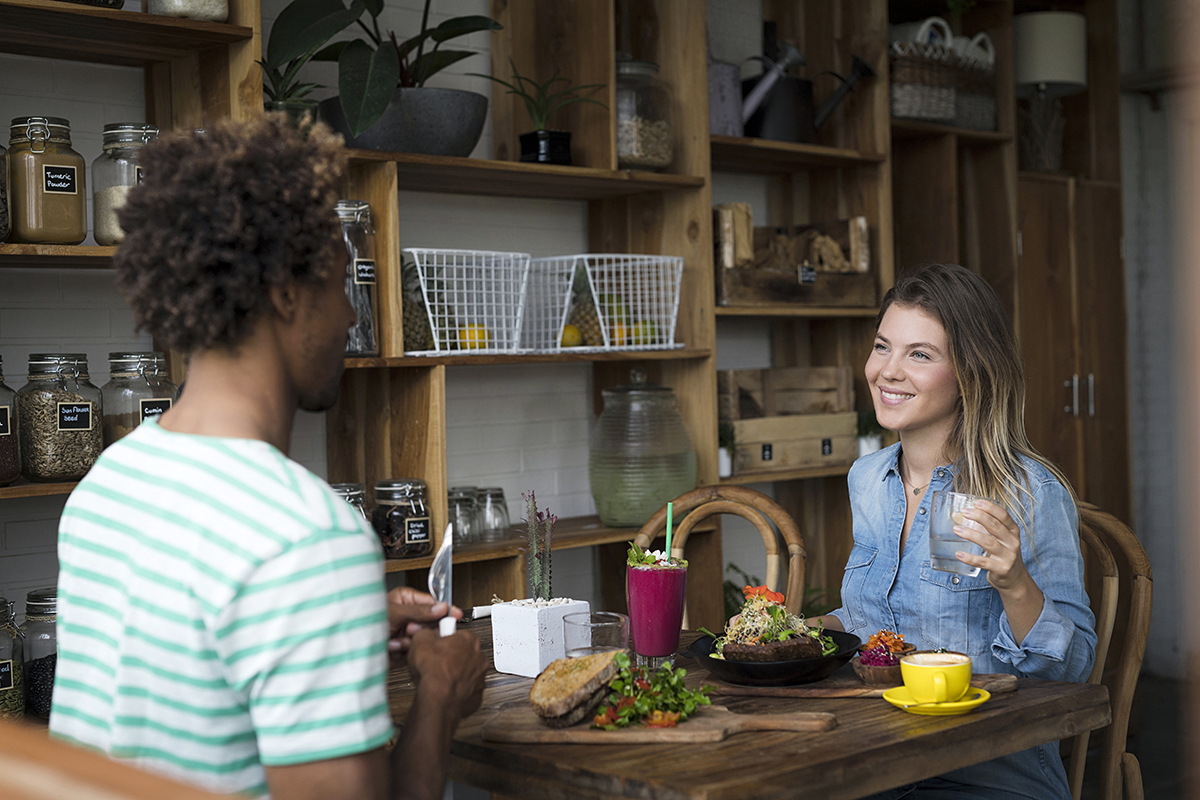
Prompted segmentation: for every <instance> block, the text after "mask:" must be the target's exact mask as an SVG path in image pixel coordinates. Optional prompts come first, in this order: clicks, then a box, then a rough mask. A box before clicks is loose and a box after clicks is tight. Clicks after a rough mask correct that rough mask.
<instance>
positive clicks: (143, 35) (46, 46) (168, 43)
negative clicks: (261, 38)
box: [0, 0, 254, 67]
mask: <svg viewBox="0 0 1200 800" xmlns="http://www.w3.org/2000/svg"><path fill="white" fill-rule="evenodd" d="M253 37H254V30H253V28H249V27H244V26H241V25H228V24H225V23H220V22H196V21H194V20H186V19H175V18H173V17H163V16H158V15H155V14H145V13H139V12H136V11H120V10H117V9H112V8H99V7H95V6H86V5H78V4H74V3H64V2H60V1H59V0H0V51H2V52H5V53H14V54H17V55H25V56H40V57H42V58H62V59H67V60H70V61H88V62H92V63H98V64H119V65H123V66H129V67H139V66H143V65H145V64H146V63H153V62H160V61H170V60H172V59H175V58H179V57H180V56H184V55H189V54H193V53H200V52H203V51H205V50H208V49H210V48H212V47H216V46H218V45H228V44H232V43H234V42H240V41H248V40H250V39H252V38H253Z"/></svg>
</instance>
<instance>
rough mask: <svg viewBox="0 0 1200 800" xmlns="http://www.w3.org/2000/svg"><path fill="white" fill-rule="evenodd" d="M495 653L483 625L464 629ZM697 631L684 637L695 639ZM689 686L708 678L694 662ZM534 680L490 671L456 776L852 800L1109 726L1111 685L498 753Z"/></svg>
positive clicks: (526, 794)
mask: <svg viewBox="0 0 1200 800" xmlns="http://www.w3.org/2000/svg"><path fill="white" fill-rule="evenodd" d="M463 627H464V629H465V630H469V631H471V632H473V633H475V634H476V635H478V636H479V638H480V640H481V641H482V642H483V646H484V651H485V653H487V654H488V656H489V657H490V654H491V625H490V621H489V620H487V619H484V620H480V621H478V622H473V623H471V624H469V625H466V626H463ZM695 635H696V634H690V635H689V634H685V635H684V642H685V643H686V642H689V641H690V640H691V639H692V638H694V636H695ZM679 663H680V666H685V667H686V666H688V665H689V664H691V665H692V668H690V669H689V683H691V682H692V680H693V679H695V680H697V681H698V680H699V679H700V678H702V677H704V676H706V675H707V671H706V670H703V669H701V668H699V667H696V666H695V664H694V662H691V661H689V660H686V659H684V660H681V661H680V662H679ZM531 684H532V679H529V678H519V677H516V676H513V675H503V674H500V673H497V672H495V671H489V673H488V677H487V689H486V690H485V693H484V699H483V707H482V708H481V709H480V710H479V711H478V712H476V713H475V714H473V715H472V716H470V717H468V718H467V719H465V720H463V722H462V724H461V725H460V726H459V729H458V733H457V734H456V735H455V737H454V743H453V745H452V748H451V756H452V757H451V777H453V778H454V779H455V780H458V781H463V782H465V783H469V784H471V785H474V786H478V787H481V788H484V789H488V790H490V791H492V792H496V793H499V794H503V795H511V796H512V797H520V798H530V799H531V800H536V798H562V797H568V796H569V797H572V798H600V797H638V798H654V799H658V798H661V799H662V800H682V798H704V800H719V799H720V798H730V800H743V799H747V800H748V799H750V798H764V799H765V798H771V799H772V800H775V799H776V798H782V797H806V798H822V800H851V798H858V797H862V796H864V795H867V794H871V793H873V792H878V791H882V790H883V789H888V788H892V787H895V786H901V785H904V784H907V783H911V782H913V781H916V780H920V779H922V778H928V777H932V776H934V775H940V774H942V773H944V772H947V771H949V770H952V769H957V768H959V767H965V766H969V765H971V764H977V763H979V762H982V761H986V760H988V759H991V758H995V757H996V756H1000V755H1005V754H1008V753H1013V752H1016V751H1019V750H1024V749H1026V748H1028V747H1032V746H1034V745H1037V744H1042V743H1044V742H1049V741H1054V740H1056V739H1065V738H1069V737H1071V736H1074V735H1075V734H1077V733H1080V732H1082V731H1084V730H1094V729H1096V728H1099V727H1103V726H1104V725H1106V724H1108V723H1109V721H1110V719H1111V717H1110V713H1109V706H1108V690H1107V689H1106V688H1105V687H1104V686H1098V685H1088V684H1079V683H1060V682H1057V681H1039V680H1027V679H1022V680H1020V681H1019V682H1018V689H1017V691H1016V692H1014V693H1012V694H1004V695H993V696H992V699H991V700H989V701H988V702H987V703H985V704H983V705H982V706H980V707H979V708H977V709H975V710H974V711H972V712H971V713H969V714H965V715H962V716H956V717H931V716H917V715H913V714H908V713H906V712H904V711H901V710H900V709H897V708H893V707H892V706H890V705H888V704H887V702H886V701H884V700H882V699H878V698H876V699H862V698H839V699H776V698H770V699H767V698H750V697H725V696H714V702H715V703H717V704H720V705H724V706H727V707H728V708H729V709H730V710H732V711H734V712H736V713H751V714H752V713H755V712H764V711H771V712H783V711H794V710H805V711H829V712H833V713H834V714H836V715H837V720H838V725H837V728H835V729H834V730H832V731H828V732H824V733H788V732H776V731H771V732H757V733H743V734H738V735H736V736H731V737H729V738H728V739H726V740H725V741H723V742H719V743H713V744H654V745H582V744H564V745H550V744H499V743H495V742H487V741H484V740H483V739H482V737H481V735H480V728H481V726H482V725H483V723H484V722H485V721H486V720H487V719H488V718H489V717H490V716H491V715H492V714H494V713H495V709H496V708H497V707H499V706H500V705H502V704H504V703H506V702H510V701H514V700H524V699H527V698H528V693H529V687H530V685H531ZM389 695H390V698H391V705H392V713H393V715H394V716H395V718H396V720H397V721H398V722H403V720H404V717H405V715H406V714H407V713H408V709H409V706H410V705H411V703H412V700H413V685H412V683H411V681H410V680H409V676H408V674H407V672H406V671H404V670H399V671H396V672H394V673H392V675H391V676H390V678H389Z"/></svg>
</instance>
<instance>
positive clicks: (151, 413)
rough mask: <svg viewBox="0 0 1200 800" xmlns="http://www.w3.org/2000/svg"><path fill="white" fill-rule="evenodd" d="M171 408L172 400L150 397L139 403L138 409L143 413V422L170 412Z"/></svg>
mask: <svg viewBox="0 0 1200 800" xmlns="http://www.w3.org/2000/svg"><path fill="white" fill-rule="evenodd" d="M170 408H171V398H169V397H149V398H147V399H145V400H139V401H138V409H139V410H140V411H141V412H142V422H145V421H146V420H148V419H150V418H151V417H157V416H160V415H161V414H162V413H163V412H164V411H169V410H170Z"/></svg>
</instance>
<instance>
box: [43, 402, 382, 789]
mask: <svg viewBox="0 0 1200 800" xmlns="http://www.w3.org/2000/svg"><path fill="white" fill-rule="evenodd" d="M58 557H59V570H60V571H59V582H58V643H59V658H58V667H57V674H56V677H55V682H54V699H53V711H52V713H51V717H50V730H51V732H52V733H53V734H54V735H57V736H60V737H62V738H64V739H67V740H71V741H74V742H77V743H79V744H81V745H84V746H87V747H93V748H96V749H99V750H101V751H103V752H105V753H108V754H109V755H111V756H113V757H116V758H121V759H128V760H130V761H132V762H133V763H135V764H137V765H138V766H141V767H144V768H147V769H151V770H154V771H157V772H162V773H165V774H167V775H171V776H173V777H176V778H180V779H182V780H186V781H188V782H191V783H195V784H199V785H201V786H204V787H206V788H209V789H211V790H214V791H220V792H245V793H248V794H250V795H264V794H266V793H267V785H266V781H265V778H264V773H263V766H264V765H266V766H278V765H287V764H298V763H304V762H309V761H318V760H323V759H327V758H336V757H339V756H345V755H350V754H353V753H360V752H365V751H367V750H371V749H374V748H376V747H380V746H382V745H384V744H385V743H386V742H387V740H388V738H389V736H390V735H391V731H392V726H391V718H390V716H389V714H388V706H387V695H386V686H385V684H386V677H387V649H386V645H387V636H388V630H387V605H386V603H387V601H386V595H385V593H384V586H383V558H382V554H381V552H380V547H379V542H378V539H377V538H376V537H375V536H374V534H373V533H372V532H371V530H370V527H369V526H368V525H366V523H365V522H364V521H363V519H362V517H361V516H359V515H358V514H357V512H355V510H354V509H353V508H351V507H350V505H349V504H348V503H346V502H344V501H342V500H341V499H339V498H338V497H337V496H336V495H334V494H333V492H332V490H330V488H329V486H328V485H326V484H325V482H324V481H322V480H320V479H319V478H317V477H316V476H314V475H313V474H312V473H310V472H308V471H307V470H306V469H304V468H303V467H301V466H300V465H299V464H297V463H295V462H294V461H291V460H289V459H288V458H287V457H286V456H284V455H283V454H282V453H281V452H279V451H278V450H277V449H275V448H274V447H272V446H271V445H269V444H267V443H265V442H260V441H253V440H249V439H224V438H217V437H208V436H191V435H184V434H178V433H172V432H170V431H165V430H163V429H162V428H161V427H160V426H159V425H157V424H155V423H154V422H147V423H146V424H143V425H141V426H140V427H139V428H138V429H137V430H136V431H135V432H133V433H132V434H130V435H129V436H127V437H125V438H124V439H122V440H121V441H120V442H118V443H117V444H115V445H113V446H112V447H110V448H108V449H107V450H106V451H105V452H104V454H103V455H102V456H101V457H100V459H99V460H98V461H97V462H96V465H95V466H94V467H93V468H92V470H91V471H90V472H89V473H88V475H87V477H86V478H85V479H84V480H83V481H82V482H81V483H80V484H79V486H78V487H77V488H76V489H75V491H74V492H72V494H71V497H70V499H69V500H68V501H67V505H66V508H65V510H64V511H63V515H62V522H61V523H60V526H59V538H58Z"/></svg>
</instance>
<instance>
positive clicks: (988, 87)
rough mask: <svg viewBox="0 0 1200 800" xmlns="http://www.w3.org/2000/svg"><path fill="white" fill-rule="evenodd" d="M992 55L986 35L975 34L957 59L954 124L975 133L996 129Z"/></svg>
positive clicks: (988, 38) (992, 50)
mask: <svg viewBox="0 0 1200 800" xmlns="http://www.w3.org/2000/svg"><path fill="white" fill-rule="evenodd" d="M995 64H996V54H995V49H994V48H993V47H992V40H991V38H990V37H989V36H988V35H987V34H986V33H980V34H978V35H977V36H976V37H975V38H974V39H972V40H971V42H970V44H968V45H967V47H966V49H965V50H964V52H963V54H962V55H961V56H960V57H959V59H958V66H957V74H958V83H957V85H956V87H955V95H954V124H955V125H957V126H958V127H960V128H970V129H971V130H976V131H994V130H996V68H995Z"/></svg>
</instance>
